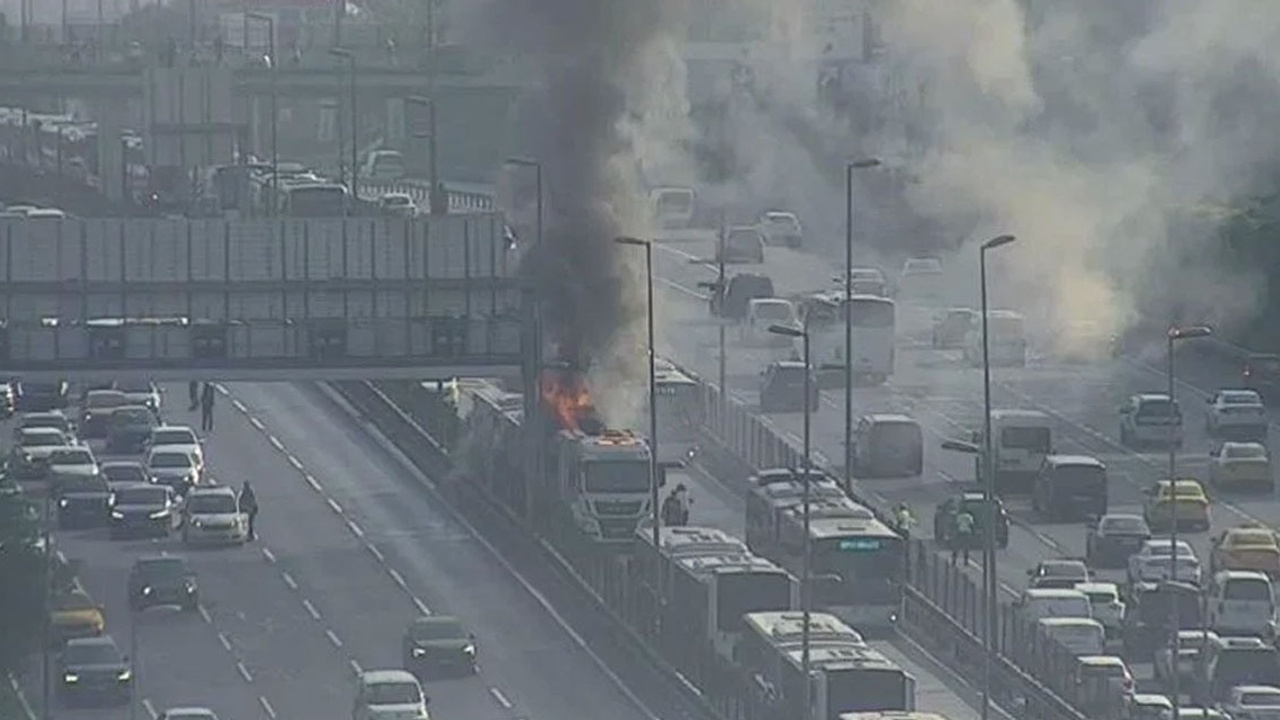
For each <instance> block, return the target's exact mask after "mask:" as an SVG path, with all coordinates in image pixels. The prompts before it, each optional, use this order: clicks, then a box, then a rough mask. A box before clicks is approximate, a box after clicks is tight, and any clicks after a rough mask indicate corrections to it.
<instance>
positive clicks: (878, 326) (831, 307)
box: [796, 291, 897, 387]
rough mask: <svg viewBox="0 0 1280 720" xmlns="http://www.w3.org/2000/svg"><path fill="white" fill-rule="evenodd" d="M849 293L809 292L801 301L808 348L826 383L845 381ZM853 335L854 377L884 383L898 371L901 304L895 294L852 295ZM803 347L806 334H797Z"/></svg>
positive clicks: (859, 381)
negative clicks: (896, 346) (844, 309)
mask: <svg viewBox="0 0 1280 720" xmlns="http://www.w3.org/2000/svg"><path fill="white" fill-rule="evenodd" d="M844 305H845V301H844V295H843V293H841V292H839V291H834V292H826V293H818V294H815V295H810V296H808V297H806V298H804V299H803V300H801V302H800V314H801V317H802V319H803V321H804V323H805V324H806V325H807V327H808V328H809V352H810V355H811V357H812V360H813V365H814V367H815V368H816V369H817V371H818V382H819V384H820V385H822V386H823V387H831V386H833V385H843V384H844V373H845V363H844V344H845V325H844V323H845V318H844V314H843V313H842V312H841V308H842V307H844ZM848 305H849V312H850V318H851V321H852V336H853V343H852V344H853V381H854V383H855V384H859V385H880V384H883V383H884V382H886V381H887V380H888V379H889V378H890V377H892V376H893V364H894V355H895V352H894V343H895V338H896V327H895V326H896V315H897V309H896V306H895V305H894V302H893V300H891V299H889V298H886V297H879V296H876V295H853V296H852V297H851V298H850V300H849V304H848ZM796 343H797V345H796V352H797V353H802V352H803V347H802V345H801V343H803V340H802V339H797V340H796Z"/></svg>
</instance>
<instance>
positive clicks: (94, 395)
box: [85, 390, 125, 410]
mask: <svg viewBox="0 0 1280 720" xmlns="http://www.w3.org/2000/svg"><path fill="white" fill-rule="evenodd" d="M124 402H125V398H124V393H121V392H117V391H114V390H104V391H94V392H91V393H89V397H88V398H86V399H85V406H86V407H89V408H93V409H95V410H97V409H102V408H114V407H120V406H121V405H123V404H124Z"/></svg>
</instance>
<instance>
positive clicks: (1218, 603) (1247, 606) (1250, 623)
mask: <svg viewBox="0 0 1280 720" xmlns="http://www.w3.org/2000/svg"><path fill="white" fill-rule="evenodd" d="M1209 627H1210V628H1211V629H1212V630H1213V631H1214V632H1216V633H1218V635H1220V636H1225V635H1251V636H1256V637H1261V638H1267V639H1269V638H1271V637H1273V636H1274V634H1275V628H1276V603H1275V595H1274V593H1273V590H1272V587H1271V579H1270V578H1268V577H1267V576H1266V575H1264V574H1262V573H1260V572H1253V571H1246V570H1223V571H1222V572H1220V573H1218V574H1217V575H1214V576H1213V584H1212V585H1210V586H1209Z"/></svg>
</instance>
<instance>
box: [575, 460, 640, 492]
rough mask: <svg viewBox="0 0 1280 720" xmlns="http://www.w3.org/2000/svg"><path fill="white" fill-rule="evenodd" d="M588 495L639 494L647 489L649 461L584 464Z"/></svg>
mask: <svg viewBox="0 0 1280 720" xmlns="http://www.w3.org/2000/svg"><path fill="white" fill-rule="evenodd" d="M583 475H584V477H585V481H586V482H585V489H586V491H587V492H590V493H639V492H645V491H647V490H648V489H649V461H648V460H645V461H644V462H634V461H617V460H613V461H610V460H595V461H592V462H588V463H586V464H585V470H584V471H583Z"/></svg>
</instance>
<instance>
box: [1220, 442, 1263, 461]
mask: <svg viewBox="0 0 1280 720" xmlns="http://www.w3.org/2000/svg"><path fill="white" fill-rule="evenodd" d="M1222 455H1223V457H1228V458H1231V459H1232V460H1255V459H1259V458H1266V457H1267V449H1266V448H1264V447H1262V446H1261V445H1255V444H1253V443H1249V444H1247V445H1228V446H1226V447H1224V448H1223V449H1222Z"/></svg>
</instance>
